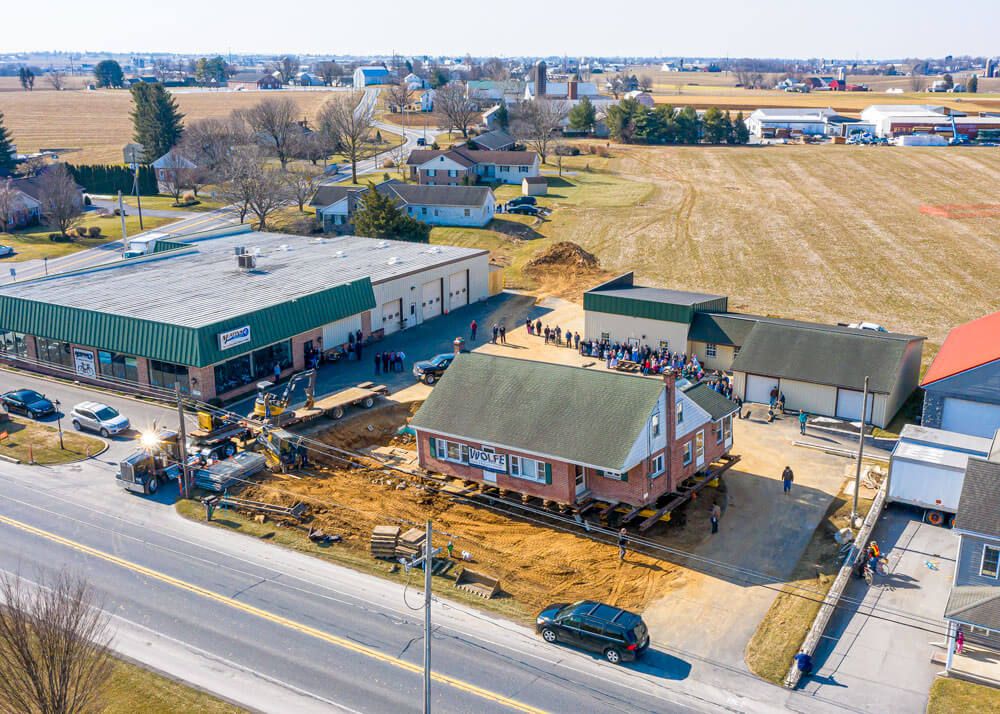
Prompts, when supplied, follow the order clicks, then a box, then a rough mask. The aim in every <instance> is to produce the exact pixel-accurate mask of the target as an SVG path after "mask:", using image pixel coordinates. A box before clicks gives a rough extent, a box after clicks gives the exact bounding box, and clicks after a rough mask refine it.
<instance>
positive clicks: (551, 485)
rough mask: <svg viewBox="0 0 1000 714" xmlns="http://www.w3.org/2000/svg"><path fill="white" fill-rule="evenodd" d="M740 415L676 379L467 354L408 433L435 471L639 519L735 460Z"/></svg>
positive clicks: (733, 407)
mask: <svg viewBox="0 0 1000 714" xmlns="http://www.w3.org/2000/svg"><path fill="white" fill-rule="evenodd" d="M720 400H721V401H720ZM554 403H558V405H559V408H558V409H553V404H554ZM735 411H736V405H735V404H733V403H732V402H730V401H729V400H727V399H725V398H724V397H722V396H721V395H720V394H718V393H717V392H714V391H713V390H711V389H709V388H708V387H707V386H704V385H692V384H689V383H688V382H687V381H686V380H680V379H675V377H674V375H672V374H666V375H664V376H663V378H662V379H651V378H636V377H634V376H631V375H624V374H620V373H615V372H605V371H603V370H600V371H598V370H589V369H586V368H582V367H569V366H565V365H558V364H551V363H548V362H536V361H532V360H524V359H515V358H511V357H499V356H494V355H487V354H480V353H462V354H459V355H457V356H456V358H455V360H454V361H453V362H452V363H451V365H450V366H449V367H448V369H447V371H446V372H445V373H444V375H443V376H442V377H441V380H440V381H439V382H438V383H437V385H436V386H435V387H434V391H433V392H431V394H430V395H429V396H428V397H427V399H426V401H424V403H423V405H422V406H421V407H420V410H419V411H418V412H417V414H416V415H415V416H414V417H413V419H412V421H411V422H410V426H411V427H412V428H413V429H414V430H415V431H416V434H417V449H418V454H419V460H420V465H421V467H423V468H425V469H428V470H430V471H435V472H438V473H443V474H447V475H451V476H456V477H459V478H462V479H464V480H467V481H475V482H477V483H482V484H486V485H493V486H496V487H497V488H500V489H506V490H509V491H514V492H517V493H522V494H528V495H531V496H535V497H538V498H542V499H545V500H549V501H554V502H556V503H560V504H565V505H570V506H573V505H578V504H581V503H583V502H585V501H589V500H600V501H606V502H610V503H623V504H628V505H630V506H632V507H638V506H644V505H648V504H653V503H656V502H657V500H658V499H660V498H661V497H664V496H666V495H667V494H670V493H673V492H675V491H676V488H677V486H678V485H679V484H680V483H681V482H682V481H684V480H685V479H687V478H690V477H691V476H694V475H695V474H697V473H699V472H705V471H706V470H708V468H709V465H710V464H712V463H713V462H718V461H719V459H721V458H722V457H723V456H724V455H725V454H727V453H728V452H729V449H730V448H731V447H732V444H733V440H732V419H733V413H734V412H735Z"/></svg>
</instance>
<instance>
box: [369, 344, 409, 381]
mask: <svg viewBox="0 0 1000 714" xmlns="http://www.w3.org/2000/svg"><path fill="white" fill-rule="evenodd" d="M374 359H375V374H376V376H377V375H378V374H379V373H380V372H381V373H384V374H389V372H402V371H404V368H403V360H405V359H406V355H405V354H403V351H402V350H400V351H399V352H376V353H375V358H374Z"/></svg>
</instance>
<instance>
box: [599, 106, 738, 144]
mask: <svg viewBox="0 0 1000 714" xmlns="http://www.w3.org/2000/svg"><path fill="white" fill-rule="evenodd" d="M605 121H606V122H607V126H608V131H609V132H610V133H611V137H612V138H613V139H615V140H616V141H621V142H623V143H626V144H698V143H706V144H745V143H747V141H749V139H750V131H749V129H747V125H746V123H745V122H744V121H743V112H739V113H738V114H737V115H736V118H735V119H733V118H732V117H731V116H730V114H729V112H728V111H727V112H723V111H722V110H721V109H719V108H718V107H711V108H709V109H708V110H706V111H705V113H704V114H703V115H702V116H700V117H699V116H698V112H697V111H695V108H694V107H692V106H686V107H684V108H682V109H677V108H675V107H673V106H671V105H669V104H660V105H658V106H655V107H652V108H650V107H646V106H644V105H642V104H640V103H639V102H637V101H635V100H634V99H624V100H622V101H621V102H619V103H618V104H615V105H612V106H610V107H608V109H607V112H606V115H605Z"/></svg>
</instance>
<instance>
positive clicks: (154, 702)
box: [103, 661, 244, 714]
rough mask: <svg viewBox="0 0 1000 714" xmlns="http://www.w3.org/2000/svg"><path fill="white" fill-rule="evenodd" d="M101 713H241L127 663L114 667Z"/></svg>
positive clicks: (118, 663)
mask: <svg viewBox="0 0 1000 714" xmlns="http://www.w3.org/2000/svg"><path fill="white" fill-rule="evenodd" d="M104 696H105V700H106V702H107V706H106V707H105V708H104V710H103V714H133V713H134V712H144V714H180V713H181V712H199V714H238V713H239V712H242V711H244V710H243V709H240V708H239V707H236V706H233V705H232V704H227V703H226V702H223V701H222V700H220V699H216V698H215V697H213V696H211V695H210V694H205V693H204V692H199V691H198V690H196V689H192V688H190V687H187V686H185V685H183V684H180V683H178V682H175V681H173V680H172V679H168V678H167V677H164V676H162V675H159V674H156V673H155V672H150V671H149V670H147V669H143V668H142V667H139V666H138V665H134V664H131V663H130V662H124V661H118V662H116V664H115V667H114V670H113V672H112V674H111V679H110V680H109V681H108V685H107V688H106V689H105V691H104Z"/></svg>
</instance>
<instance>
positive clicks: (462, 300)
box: [448, 270, 469, 310]
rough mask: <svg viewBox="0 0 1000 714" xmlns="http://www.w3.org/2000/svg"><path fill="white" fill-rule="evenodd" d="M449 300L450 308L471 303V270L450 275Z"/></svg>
mask: <svg viewBox="0 0 1000 714" xmlns="http://www.w3.org/2000/svg"><path fill="white" fill-rule="evenodd" d="M448 301H449V302H448V304H449V305H450V307H449V308H448V309H449V310H454V309H455V308H456V307H462V306H463V305H468V304H469V271H467V270H463V271H462V272H460V273H453V274H451V275H449V276H448Z"/></svg>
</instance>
